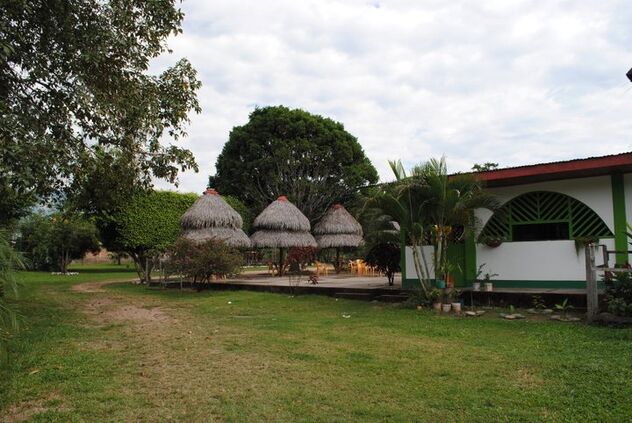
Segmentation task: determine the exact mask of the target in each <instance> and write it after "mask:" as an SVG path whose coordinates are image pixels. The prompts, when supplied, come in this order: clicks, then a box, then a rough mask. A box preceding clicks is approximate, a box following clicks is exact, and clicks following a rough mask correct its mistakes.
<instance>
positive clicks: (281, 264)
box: [279, 248, 285, 276]
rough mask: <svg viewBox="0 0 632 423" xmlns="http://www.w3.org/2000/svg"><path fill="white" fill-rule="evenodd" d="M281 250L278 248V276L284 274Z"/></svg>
mask: <svg viewBox="0 0 632 423" xmlns="http://www.w3.org/2000/svg"><path fill="white" fill-rule="evenodd" d="M283 252H284V251H283V248H279V276H283V274H284V273H285V272H284V270H285V269H284V267H285V266H284V261H285V260H284V257H283Z"/></svg>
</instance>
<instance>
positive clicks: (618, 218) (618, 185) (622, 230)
mask: <svg viewBox="0 0 632 423" xmlns="http://www.w3.org/2000/svg"><path fill="white" fill-rule="evenodd" d="M610 180H611V183H612V209H613V211H614V248H615V250H617V251H626V250H627V249H628V235H627V218H626V213H625V188H624V186H623V174H621V173H614V174H612V175H611V176H610ZM616 258H617V264H618V265H623V264H626V263H627V262H628V254H627V253H617V254H616Z"/></svg>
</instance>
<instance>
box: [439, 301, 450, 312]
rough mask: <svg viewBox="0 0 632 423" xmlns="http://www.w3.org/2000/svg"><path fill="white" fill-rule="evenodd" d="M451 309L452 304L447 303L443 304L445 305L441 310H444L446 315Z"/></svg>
mask: <svg viewBox="0 0 632 423" xmlns="http://www.w3.org/2000/svg"><path fill="white" fill-rule="evenodd" d="M451 309H452V304H450V303H446V304H443V305H442V306H441V310H442V311H443V312H444V313H449V312H450V310H451Z"/></svg>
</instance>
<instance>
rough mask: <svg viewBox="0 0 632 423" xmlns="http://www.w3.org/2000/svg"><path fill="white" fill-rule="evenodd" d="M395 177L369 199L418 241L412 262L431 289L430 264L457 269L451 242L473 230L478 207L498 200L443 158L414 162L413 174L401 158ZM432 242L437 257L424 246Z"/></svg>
mask: <svg viewBox="0 0 632 423" xmlns="http://www.w3.org/2000/svg"><path fill="white" fill-rule="evenodd" d="M389 164H390V166H391V169H392V170H393V174H394V175H395V178H396V181H395V183H393V184H390V185H385V186H384V187H383V189H382V190H380V191H377V192H376V193H375V194H374V196H373V198H372V199H371V201H370V204H372V205H374V206H375V207H377V208H378V209H379V210H380V211H381V212H382V214H383V215H384V216H387V219H390V220H393V221H396V222H397V223H398V224H399V225H400V227H401V230H402V231H403V232H404V234H405V237H406V241H407V243H408V245H411V246H412V247H413V251H412V252H413V263H414V266H415V271H416V272H417V276H418V279H419V282H420V286H421V289H422V290H423V291H425V292H428V290H429V289H430V274H431V269H434V273H435V277H436V278H441V279H445V278H446V277H447V275H448V274H449V273H451V272H452V271H454V268H453V263H450V262H449V260H448V254H447V251H448V246H449V244H450V243H451V242H457V241H460V240H461V239H462V238H463V237H465V236H468V235H469V236H472V233H473V231H474V230H475V229H476V227H477V225H478V223H479V221H478V219H477V217H476V213H475V211H476V209H479V208H486V209H495V208H496V207H497V204H498V203H497V200H496V199H495V198H494V197H493V196H492V195H491V194H489V193H488V192H486V191H485V190H484V189H483V186H482V184H481V182H480V181H479V180H478V179H476V178H475V177H474V176H472V175H469V174H462V175H461V174H457V175H449V174H448V169H447V165H446V162H445V159H444V158H441V159H440V160H436V159H431V160H429V161H427V162H426V163H423V164H421V165H418V166H415V167H414V168H413V169H412V170H411V171H410V174H408V173H407V172H406V171H405V169H404V167H403V166H402V163H401V162H389ZM424 245H432V247H433V254H432V257H427V256H426V254H425V253H424V249H423V248H422V247H423V246H424Z"/></svg>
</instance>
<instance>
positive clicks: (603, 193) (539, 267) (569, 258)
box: [476, 176, 632, 281]
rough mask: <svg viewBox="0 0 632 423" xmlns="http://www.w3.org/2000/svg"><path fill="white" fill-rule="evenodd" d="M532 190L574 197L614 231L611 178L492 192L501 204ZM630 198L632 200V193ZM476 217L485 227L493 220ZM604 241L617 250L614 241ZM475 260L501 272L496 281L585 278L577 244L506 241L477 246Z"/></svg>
mask: <svg viewBox="0 0 632 423" xmlns="http://www.w3.org/2000/svg"><path fill="white" fill-rule="evenodd" d="M631 182H632V180H631ZM626 188H627V187H626ZM630 189H632V188H630ZM532 191H553V192H559V193H561V194H566V195H568V196H570V197H573V198H575V199H577V200H579V201H581V202H583V203H584V204H586V205H587V206H588V207H590V208H591V209H592V210H594V211H595V212H596V213H597V214H598V215H599V216H600V217H601V218H602V219H603V221H604V222H605V223H606V225H608V228H609V229H610V230H611V231H612V232H614V213H613V205H612V187H611V183H610V176H599V177H593V178H580V179H567V180H562V181H548V182H540V183H535V184H528V185H516V186H512V187H503V188H493V189H490V192H492V193H493V194H494V195H496V196H497V198H498V200H499V201H500V202H501V203H502V204H504V203H506V202H507V201H509V200H511V199H513V198H514V197H517V196H518V195H521V194H525V193H528V192H532ZM630 195H631V197H630V198H632V192H631V194H630ZM477 214H478V216H479V218H480V219H481V221H482V223H483V226H484V225H485V223H487V220H489V218H490V217H491V213H490V212H489V211H486V210H480V211H479V212H478V213H477ZM481 229H482V227H481V228H480V229H479V230H481ZM602 242H603V243H604V244H606V245H608V247H609V248H610V249H614V240H612V239H608V240H602ZM611 260H614V257H611ZM476 261H477V264H478V265H479V266H480V265H481V264H483V263H485V264H486V266H485V270H484V271H485V272H488V271H489V272H490V273H498V276H496V277H495V279H499V280H533V281H537V280H543V281H572V280H585V278H586V269H585V263H584V251H583V249H582V250H581V251H580V252H579V254H577V252H576V250H575V242H574V241H531V242H505V243H503V244H502V245H500V246H499V247H497V248H490V247H487V246H485V245H481V244H477V245H476Z"/></svg>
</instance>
